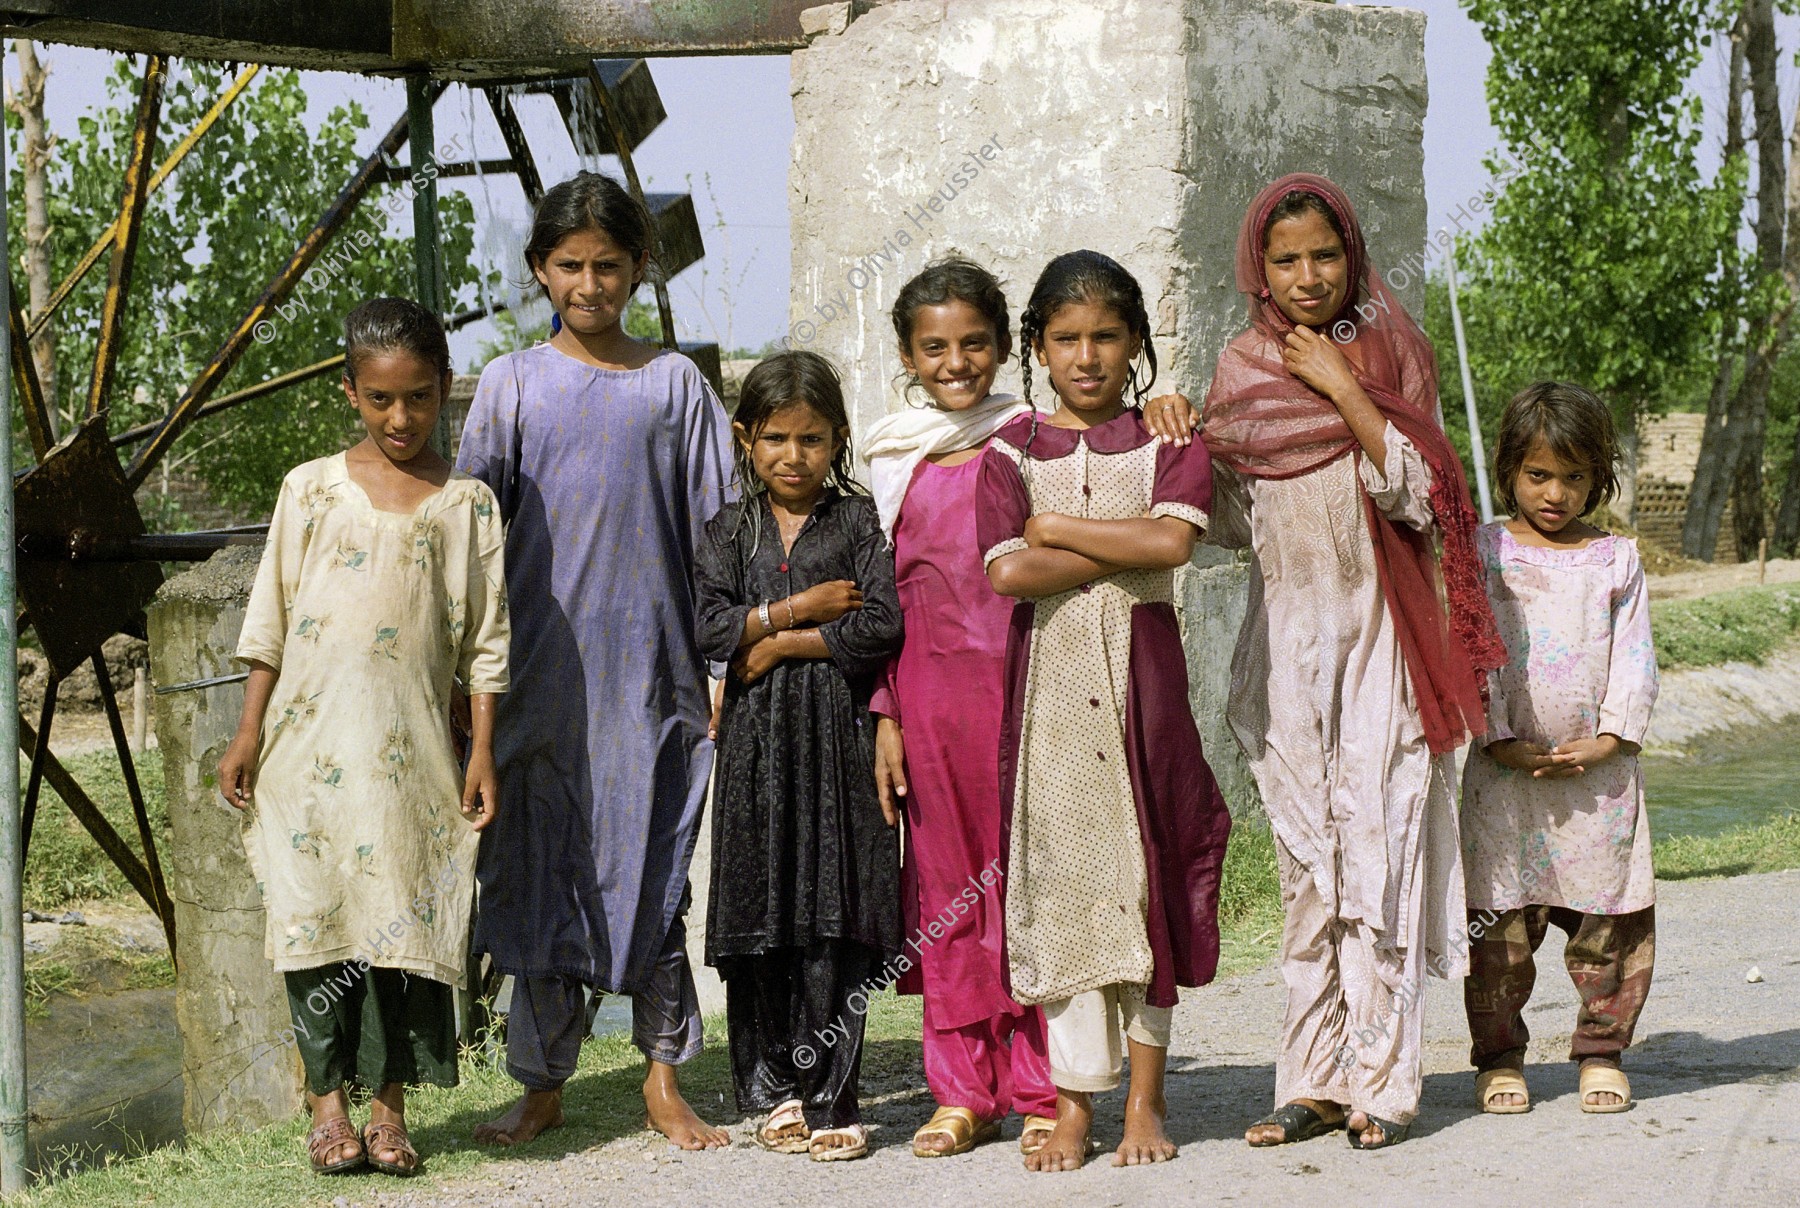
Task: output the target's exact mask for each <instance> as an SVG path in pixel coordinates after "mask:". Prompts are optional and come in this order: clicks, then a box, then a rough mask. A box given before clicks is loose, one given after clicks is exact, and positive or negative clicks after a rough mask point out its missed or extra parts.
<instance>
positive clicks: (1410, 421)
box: [1203, 173, 1506, 752]
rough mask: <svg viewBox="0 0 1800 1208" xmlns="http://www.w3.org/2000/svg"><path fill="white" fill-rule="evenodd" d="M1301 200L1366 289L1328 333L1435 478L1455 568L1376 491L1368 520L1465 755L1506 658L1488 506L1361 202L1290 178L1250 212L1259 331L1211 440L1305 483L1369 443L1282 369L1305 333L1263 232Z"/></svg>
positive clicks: (1244, 269) (1398, 610) (1396, 615)
mask: <svg viewBox="0 0 1800 1208" xmlns="http://www.w3.org/2000/svg"><path fill="white" fill-rule="evenodd" d="M1295 191H1300V192H1305V193H1310V194H1312V195H1314V196H1316V197H1318V198H1319V199H1320V200H1321V201H1323V202H1324V203H1325V204H1326V205H1327V206H1328V207H1330V209H1331V211H1332V213H1333V214H1335V215H1336V217H1337V220H1338V225H1339V227H1340V228H1341V229H1342V230H1343V232H1344V245H1345V246H1344V252H1345V259H1346V268H1347V270H1348V273H1349V279H1350V281H1351V282H1352V288H1351V290H1350V293H1349V295H1348V297H1347V298H1346V300H1345V303H1344V306H1343V309H1341V310H1340V311H1339V312H1338V313H1337V314H1336V315H1334V316H1332V318H1331V320H1330V321H1329V322H1327V323H1326V324H1325V325H1324V326H1322V327H1320V328H1319V329H1318V332H1319V334H1320V335H1323V336H1326V337H1328V338H1330V339H1332V340H1335V341H1336V342H1337V344H1338V345H1339V347H1340V348H1341V349H1342V351H1343V352H1344V354H1345V359H1346V360H1348V361H1349V363H1350V366H1351V369H1352V370H1353V371H1354V372H1355V374H1356V380H1357V382H1358V383H1359V384H1360V385H1361V386H1362V388H1363V392H1364V393H1365V394H1367V395H1368V396H1369V400H1370V401H1371V402H1373V403H1374V404H1375V406H1376V407H1377V408H1378V409H1379V410H1380V412H1381V414H1382V415H1383V417H1385V418H1386V419H1388V420H1389V421H1390V422H1392V423H1393V425H1394V427H1395V428H1396V429H1397V430H1398V431H1399V432H1400V434H1401V435H1403V436H1405V437H1406V438H1407V440H1409V441H1411V442H1412V445H1413V447H1414V448H1416V449H1417V450H1418V451H1419V454H1420V456H1421V457H1423V458H1424V460H1425V464H1426V466H1427V467H1429V468H1430V470H1431V510H1432V515H1433V518H1434V520H1435V521H1436V525H1435V528H1436V536H1437V539H1438V540H1440V541H1441V542H1442V555H1441V558H1440V556H1439V554H1438V551H1437V550H1436V549H1434V548H1433V545H1434V541H1433V535H1432V534H1429V533H1421V532H1419V531H1418V530H1417V529H1414V528H1413V527H1411V526H1410V525H1406V524H1401V523H1397V522H1395V521H1393V520H1390V519H1389V518H1388V517H1387V516H1385V515H1383V514H1382V513H1381V511H1380V510H1379V509H1378V508H1376V507H1375V504H1374V501H1373V500H1371V499H1370V498H1369V496H1368V492H1367V491H1364V492H1363V512H1364V514H1365V516H1366V517H1367V519H1368V524H1369V536H1370V538H1371V540H1372V542H1373V544H1374V547H1375V565H1376V569H1377V573H1378V574H1379V576H1380V579H1381V590H1382V595H1383V598H1384V599H1385V600H1386V603H1387V610H1388V616H1389V617H1390V618H1392V620H1393V622H1394V629H1395V632H1396V633H1397V635H1398V637H1399V642H1400V651H1401V655H1402V657H1403V658H1404V659H1405V662H1406V667H1407V673H1408V675H1409V676H1410V677H1411V679H1412V684H1413V695H1414V696H1415V697H1416V698H1417V699H1418V706H1419V714H1420V719H1421V721H1422V722H1423V724H1424V730H1425V739H1426V741H1427V743H1429V745H1430V747H1431V750H1432V751H1433V752H1444V751H1449V750H1454V749H1455V748H1456V747H1457V746H1459V745H1460V744H1461V743H1463V742H1464V741H1465V740H1466V739H1468V738H1469V737H1473V736H1479V735H1480V734H1481V733H1482V732H1483V731H1484V730H1485V729H1486V726H1487V720H1486V711H1485V709H1484V707H1483V703H1482V695H1483V689H1484V687H1485V679H1486V676H1485V672H1487V671H1489V670H1492V669H1494V668H1497V667H1500V666H1502V665H1504V664H1505V662H1506V647H1505V644H1504V643H1503V642H1502V641H1501V639H1500V634H1499V630H1498V628H1497V627H1496V626H1495V624H1494V614H1493V610H1492V608H1491V607H1490V606H1489V604H1488V599H1487V592H1486V590H1485V588H1484V586H1483V583H1482V578H1481V567H1480V562H1479V559H1478V557H1477V555H1476V552H1475V540H1474V537H1475V526H1476V523H1477V521H1476V516H1475V510H1474V508H1473V507H1472V506H1471V505H1470V503H1469V487H1468V483H1467V482H1466V481H1465V480H1464V478H1463V471H1462V460H1461V458H1459V457H1458V456H1457V454H1456V450H1455V449H1454V448H1453V447H1452V446H1451V444H1450V441H1449V439H1448V438H1447V437H1446V436H1445V435H1444V432H1443V429H1442V428H1441V427H1440V426H1439V420H1438V413H1437V412H1438V407H1437V367H1436V357H1435V355H1434V354H1433V352H1432V349H1431V344H1430V342H1429V341H1428V340H1427V339H1426V338H1425V333H1424V332H1422V331H1420V330H1419V326H1418V324H1417V323H1415V322H1413V319H1412V316H1411V315H1409V314H1407V313H1406V309H1405V308H1404V307H1403V306H1401V305H1400V301H1399V299H1398V298H1396V297H1394V295H1393V294H1392V293H1391V292H1390V291H1389V290H1388V288H1387V286H1386V284H1385V283H1384V282H1383V281H1382V279H1381V275H1380V274H1379V273H1377V272H1376V271H1375V268H1374V266H1373V265H1372V264H1370V263H1369V255H1368V249H1367V246H1366V245H1365V243H1364V241H1363V232H1362V226H1361V224H1360V223H1358V222H1357V219H1356V213H1355V211H1354V210H1353V209H1352V208H1351V206H1350V199H1349V198H1348V197H1346V196H1345V195H1344V193H1343V191H1342V190H1341V189H1339V188H1338V187H1337V186H1336V185H1334V184H1332V183H1331V182H1330V181H1329V180H1326V179H1325V178H1324V177H1322V176H1313V175H1310V174H1307V173H1295V174H1293V175H1290V176H1284V177H1282V178H1281V179H1280V180H1277V181H1275V182H1273V183H1272V184H1270V185H1268V186H1267V187H1266V188H1264V189H1263V190H1262V192H1260V193H1258V194H1257V195H1256V198H1255V200H1253V201H1252V202H1251V203H1250V208H1249V210H1248V211H1247V212H1246V213H1245V215H1244V225H1243V227H1242V229H1241V230H1240V231H1239V232H1238V244H1237V265H1236V267H1237V286H1238V289H1239V290H1241V291H1243V292H1244V293H1245V294H1247V295H1248V296H1249V298H1250V326H1249V327H1248V328H1247V329H1246V330H1245V331H1243V332H1242V333H1240V334H1239V335H1238V336H1237V338H1236V339H1234V340H1232V342H1231V343H1230V344H1229V345H1228V346H1227V347H1226V349H1225V351H1224V352H1223V353H1221V354H1220V356H1219V365H1218V370H1217V372H1216V373H1215V374H1214V375H1213V380H1212V386H1211V387H1210V388H1209V389H1208V391H1207V394H1206V404H1205V408H1204V412H1203V414H1204V420H1205V430H1204V438H1205V441H1206V444H1207V447H1208V448H1210V449H1211V450H1212V454H1213V456H1214V457H1215V458H1217V459H1218V460H1220V461H1221V462H1223V463H1224V464H1226V465H1227V466H1230V467H1231V468H1232V469H1233V470H1235V471H1237V472H1238V473H1239V474H1243V475H1247V476H1250V477H1256V478H1292V477H1295V476H1296V475H1300V474H1305V473H1308V472H1310V471H1312V470H1316V469H1318V468H1319V467H1320V466H1323V465H1325V464H1327V463H1329V462H1332V461H1335V460H1337V459H1338V458H1339V457H1342V456H1344V455H1345V454H1348V453H1351V452H1352V451H1354V450H1356V449H1358V447H1359V446H1358V444H1357V441H1356V438H1355V436H1353V435H1352V434H1351V432H1350V428H1349V425H1347V424H1346V423H1345V422H1344V420H1343V417H1342V416H1341V415H1339V414H1338V410H1337V408H1336V407H1335V406H1334V405H1333V404H1332V403H1331V400H1329V399H1327V398H1325V397H1324V396H1323V395H1320V394H1319V393H1317V392H1316V391H1314V390H1313V389H1312V388H1311V387H1309V386H1307V385H1306V383H1304V382H1302V381H1301V380H1300V379H1299V378H1297V377H1295V376H1294V375H1293V374H1292V373H1291V372H1289V370H1288V368H1287V366H1286V364H1285V363H1284V362H1283V361H1282V357H1281V350H1282V347H1283V345H1284V337H1285V336H1286V335H1287V334H1288V333H1289V332H1291V331H1292V330H1293V329H1294V324H1293V322H1292V321H1291V320H1289V319H1288V317H1287V316H1286V315H1284V314H1282V312H1281V310H1280V308H1279V307H1277V306H1276V304H1275V301H1274V299H1273V297H1272V295H1271V294H1270V291H1269V284H1268V279H1267V275H1266V273H1265V271H1264V267H1263V231H1264V228H1265V227H1266V226H1267V225H1268V221H1269V215H1270V214H1271V213H1272V212H1273V210H1274V209H1275V206H1276V204H1277V203H1278V202H1279V201H1280V200H1281V199H1282V198H1283V197H1285V196H1287V195H1288V194H1289V193H1292V192H1295Z"/></svg>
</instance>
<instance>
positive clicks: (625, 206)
mask: <svg viewBox="0 0 1800 1208" xmlns="http://www.w3.org/2000/svg"><path fill="white" fill-rule="evenodd" d="M582 231H605V232H606V234H607V235H608V236H609V237H610V238H611V239H612V241H613V242H614V243H616V244H618V245H619V246H620V247H622V248H624V249H625V251H626V252H627V253H628V254H629V255H630V256H631V259H632V263H634V264H635V263H637V262H638V261H639V260H643V259H644V254H645V253H646V252H649V251H650V212H649V211H648V210H646V209H645V208H644V207H643V206H642V205H641V204H639V202H638V199H637V198H635V197H633V196H632V195H631V193H630V192H629V191H628V190H627V189H626V188H625V186H624V185H622V184H620V183H619V182H618V181H616V180H614V179H613V178H612V177H610V176H603V175H601V174H600V173H599V172H577V173H576V174H575V175H573V176H571V177H570V178H569V179H567V180H565V181H563V182H562V183H561V184H559V185H556V186H554V187H553V188H551V190H550V191H549V192H547V193H545V194H544V196H543V199H542V200H540V201H539V202H538V204H537V211H536V212H535V213H534V214H533V215H532V217H531V236H530V238H529V239H527V240H526V241H525V267H526V268H527V269H529V270H531V272H532V273H533V274H536V272H537V271H538V270H539V269H541V268H543V267H544V261H545V260H547V259H549V257H550V253H551V252H553V251H555V250H556V245H557V244H559V243H561V242H562V241H563V240H565V239H567V238H568V237H569V236H570V235H575V234H579V233H580V232H582ZM655 271H657V264H656V258H655V256H654V255H652V256H651V257H650V259H649V260H647V261H645V265H644V279H645V280H648V279H649V277H650V275H651V273H652V272H655ZM533 279H535V278H533ZM639 284H642V281H640V282H639Z"/></svg>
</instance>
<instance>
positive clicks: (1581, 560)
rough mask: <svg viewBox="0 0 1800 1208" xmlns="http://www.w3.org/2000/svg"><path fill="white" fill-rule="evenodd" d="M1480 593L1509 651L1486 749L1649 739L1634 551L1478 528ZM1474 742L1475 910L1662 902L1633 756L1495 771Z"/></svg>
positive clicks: (1645, 607) (1469, 839) (1650, 685)
mask: <svg viewBox="0 0 1800 1208" xmlns="http://www.w3.org/2000/svg"><path fill="white" fill-rule="evenodd" d="M1476 546H1477V549H1478V550H1479V551H1480V554H1481V560H1482V566H1483V569H1484V571H1485V574H1486V579H1487V590H1488V598H1489V599H1491V600H1492V601H1493V604H1494V617H1495V619H1496V620H1497V621H1498V622H1499V623H1500V633H1501V636H1502V637H1504V638H1505V639H1506V649H1507V652H1508V654H1509V655H1510V656H1511V657H1510V658H1509V660H1508V662H1507V665H1506V666H1505V667H1503V668H1501V669H1500V670H1499V671H1497V672H1495V673H1493V675H1492V676H1490V678H1489V689H1490V700H1489V709H1488V733H1487V736H1486V737H1485V738H1484V739H1483V740H1482V743H1493V742H1499V741H1501V740H1503V739H1508V738H1519V739H1523V740H1525V741H1527V742H1533V743H1537V744H1539V745H1540V746H1543V747H1554V746H1556V745H1557V744H1559V743H1564V742H1570V741H1573V740H1575V739H1578V738H1592V737H1594V736H1595V735H1599V734H1614V735H1617V736H1618V737H1619V738H1621V739H1623V740H1625V742H1627V743H1629V744H1632V750H1633V751H1634V752H1635V748H1636V746H1637V744H1641V743H1642V742H1643V740H1644V731H1645V729H1646V728H1647V727H1648V726H1649V724H1650V709H1651V707H1652V706H1653V705H1654V704H1655V703H1656V651H1655V648H1654V647H1653V646H1652V645H1651V641H1650V601H1649V598H1648V595H1647V593H1646V590H1645V587H1644V568H1643V565H1642V564H1641V563H1640V562H1639V561H1638V553H1637V546H1636V544H1635V543H1633V542H1631V541H1628V540H1626V539H1624V538H1622V537H1610V536H1609V537H1601V538H1599V539H1597V540H1595V541H1594V542H1592V543H1591V544H1590V545H1588V546H1587V547H1586V548H1584V549H1566V550H1565V549H1540V548H1538V547H1535V546H1527V545H1521V544H1520V543H1519V542H1518V541H1516V540H1514V539H1513V536H1512V534H1511V533H1509V532H1507V531H1506V528H1505V527H1504V525H1502V524H1488V525H1483V526H1482V527H1481V528H1480V529H1478V530H1477V531H1476ZM1482 743H1478V744H1477V746H1476V748H1475V749H1473V750H1471V752H1470V754H1469V759H1468V762H1467V764H1466V765H1465V767H1464V769H1463V810H1462V836H1463V868H1464V871H1465V874H1466V876H1467V879H1468V880H1467V883H1468V900H1469V906H1470V907H1471V908H1472V909H1476V910H1481V909H1490V908H1491V909H1494V910H1512V909H1516V908H1517V907H1520V906H1527V905H1547V906H1566V907H1568V908H1569V909H1571V910H1579V911H1581V912H1583V913H1586V914H1629V913H1630V912H1632V911H1634V910H1642V909H1643V908H1644V907H1646V906H1649V905H1651V904H1652V903H1653V902H1655V900H1656V879H1655V873H1654V872H1653V870H1652V868H1651V863H1650V821H1649V818H1648V816H1647V814H1646V811H1645V809H1644V777H1643V771H1642V769H1641V767H1640V766H1639V763H1638V759H1637V756H1636V754H1635V753H1633V754H1629V755H1627V754H1620V755H1617V756H1615V757H1614V758H1612V759H1610V760H1608V761H1607V762H1605V763H1603V764H1600V765H1599V766H1597V767H1595V768H1592V769H1590V770H1589V771H1588V772H1587V773H1586V774H1584V775H1582V776H1577V777H1574V778H1572V779H1563V780H1553V779H1535V778H1533V777H1532V776H1531V775H1530V774H1529V773H1527V772H1518V771H1514V770H1513V769H1511V768H1507V767H1503V766H1501V765H1500V764H1499V763H1498V762H1496V761H1495V760H1494V759H1493V758H1492V757H1490V756H1489V755H1488V754H1487V753H1486V751H1485V750H1483V749H1481V748H1482Z"/></svg>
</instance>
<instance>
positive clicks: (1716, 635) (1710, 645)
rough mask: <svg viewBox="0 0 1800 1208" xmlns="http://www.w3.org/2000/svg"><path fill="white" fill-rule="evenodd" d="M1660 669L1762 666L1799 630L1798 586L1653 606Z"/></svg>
mask: <svg viewBox="0 0 1800 1208" xmlns="http://www.w3.org/2000/svg"><path fill="white" fill-rule="evenodd" d="M1650 628H1651V632H1652V633H1653V634H1654V635H1655V639H1656V662H1657V666H1659V667H1660V668H1662V669H1663V670H1665V671H1667V670H1670V669H1672V668H1675V667H1711V666H1716V665H1717V664H1719V663H1729V662H1746V663H1761V662H1762V661H1763V660H1764V659H1765V658H1767V657H1768V656H1769V655H1770V654H1771V653H1773V652H1774V650H1775V649H1776V648H1777V647H1778V646H1781V645H1782V644H1784V643H1785V642H1786V641H1787V640H1788V639H1789V638H1791V637H1792V636H1793V635H1794V633H1795V632H1796V631H1797V630H1800V586H1781V587H1744V588H1739V589H1737V590H1736V591H1723V592H1719V593H1717V594H1715V595H1710V596H1701V597H1699V598H1698V599H1694V600H1661V601H1657V602H1656V603H1654V604H1652V605H1650Z"/></svg>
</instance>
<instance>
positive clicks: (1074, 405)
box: [1033, 302, 1144, 425]
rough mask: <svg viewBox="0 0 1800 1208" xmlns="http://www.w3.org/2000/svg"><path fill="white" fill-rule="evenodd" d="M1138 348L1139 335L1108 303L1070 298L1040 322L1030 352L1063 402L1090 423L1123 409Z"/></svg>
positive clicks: (1097, 421)
mask: <svg viewBox="0 0 1800 1208" xmlns="http://www.w3.org/2000/svg"><path fill="white" fill-rule="evenodd" d="M1143 347H1144V340H1143V337H1142V336H1140V335H1137V334H1135V333H1134V332H1133V331H1132V330H1131V327H1130V325H1129V324H1128V323H1126V322H1125V318H1124V316H1122V315H1120V314H1119V312H1118V311H1116V310H1114V309H1113V308H1112V307H1110V306H1106V305H1103V304H1101V303H1098V302H1069V303H1065V304H1064V305H1062V306H1061V307H1058V308H1057V310H1056V313H1054V314H1052V315H1051V316H1050V318H1049V321H1048V322H1046V323H1045V324H1044V332H1043V334H1042V335H1041V336H1039V337H1038V339H1037V344H1036V347H1035V348H1034V349H1033V351H1034V352H1035V353H1036V354H1037V360H1038V364H1040V365H1042V366H1044V367H1045V368H1046V369H1048V370H1049V371H1050V385H1051V387H1052V388H1053V389H1054V390H1055V391H1056V394H1057V397H1058V398H1060V399H1061V400H1062V404H1063V406H1064V407H1065V408H1067V409H1068V410H1069V411H1071V412H1075V413H1077V414H1079V415H1080V416H1081V417H1082V419H1083V420H1084V422H1086V423H1087V424H1090V425H1091V424H1099V423H1105V422H1106V421H1107V420H1109V419H1112V418H1113V417H1114V416H1116V415H1119V414H1120V413H1121V412H1123V411H1124V410H1125V403H1124V399H1125V388H1126V385H1127V383H1128V382H1129V381H1130V379H1131V363H1132V362H1133V361H1135V360H1136V359H1137V356H1138V353H1139V352H1141V351H1142V350H1143Z"/></svg>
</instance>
